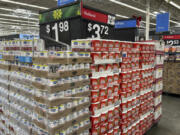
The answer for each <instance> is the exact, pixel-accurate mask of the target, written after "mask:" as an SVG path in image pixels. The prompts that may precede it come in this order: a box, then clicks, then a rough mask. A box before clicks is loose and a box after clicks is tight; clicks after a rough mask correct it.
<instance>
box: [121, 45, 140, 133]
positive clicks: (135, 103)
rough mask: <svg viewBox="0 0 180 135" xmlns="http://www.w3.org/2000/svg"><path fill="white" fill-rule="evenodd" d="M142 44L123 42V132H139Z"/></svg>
mask: <svg viewBox="0 0 180 135" xmlns="http://www.w3.org/2000/svg"><path fill="white" fill-rule="evenodd" d="M139 61H140V45H138V44H135V43H134V44H133V43H130V42H129V43H128V42H122V63H121V74H120V79H121V89H120V90H121V101H122V103H121V106H120V108H121V112H120V118H121V122H120V128H121V134H122V135H126V134H132V133H137V132H139V125H138V120H139V109H140V103H139V102H140V97H139V96H138V94H139V91H140V90H139V89H140V86H139V85H140V70H139V68H140V63H139Z"/></svg>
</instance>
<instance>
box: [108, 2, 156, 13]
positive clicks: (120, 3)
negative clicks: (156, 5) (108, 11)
mask: <svg viewBox="0 0 180 135" xmlns="http://www.w3.org/2000/svg"><path fill="white" fill-rule="evenodd" d="M109 1H111V2H113V3H116V4H119V5H121V6H124V7H128V8H131V9H133V10H136V11H139V12H141V13H145V14H146V11H145V10H142V9H139V8H136V7H134V6H131V5H128V4H126V3H123V2H120V1H117V0H109ZM150 15H152V16H156V15H154V14H152V13H150Z"/></svg>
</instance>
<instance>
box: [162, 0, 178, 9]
mask: <svg viewBox="0 0 180 135" xmlns="http://www.w3.org/2000/svg"><path fill="white" fill-rule="evenodd" d="M165 1H166V2H167V3H169V4H171V5H172V6H174V7H176V8H178V9H180V6H179V5H178V4H176V3H175V2H173V1H170V0H165Z"/></svg>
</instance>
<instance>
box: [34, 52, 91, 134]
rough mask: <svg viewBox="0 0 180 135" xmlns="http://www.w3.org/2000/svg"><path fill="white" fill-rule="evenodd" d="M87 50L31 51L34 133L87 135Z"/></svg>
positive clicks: (89, 60)
mask: <svg viewBox="0 0 180 135" xmlns="http://www.w3.org/2000/svg"><path fill="white" fill-rule="evenodd" d="M90 63H91V58H90V53H81V52H78V53H75V52H71V51H70V52H67V51H64V52H63V51H44V52H35V55H34V58H33V72H34V77H35V78H34V79H35V81H34V82H33V83H32V84H33V87H34V90H35V95H34V101H35V105H36V106H35V108H34V119H33V122H34V123H35V126H34V127H35V128H34V134H37V135H39V134H44V135H74V134H77V135H89V128H90V112H89V106H90V99H89V97H90V89H89V84H90V79H89V74H90Z"/></svg>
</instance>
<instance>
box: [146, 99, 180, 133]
mask: <svg viewBox="0 0 180 135" xmlns="http://www.w3.org/2000/svg"><path fill="white" fill-rule="evenodd" d="M147 135H180V97H174V96H163V116H162V118H161V121H160V122H159V124H158V126H155V127H153V128H152V129H151V130H150V131H149V132H148V133H147Z"/></svg>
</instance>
